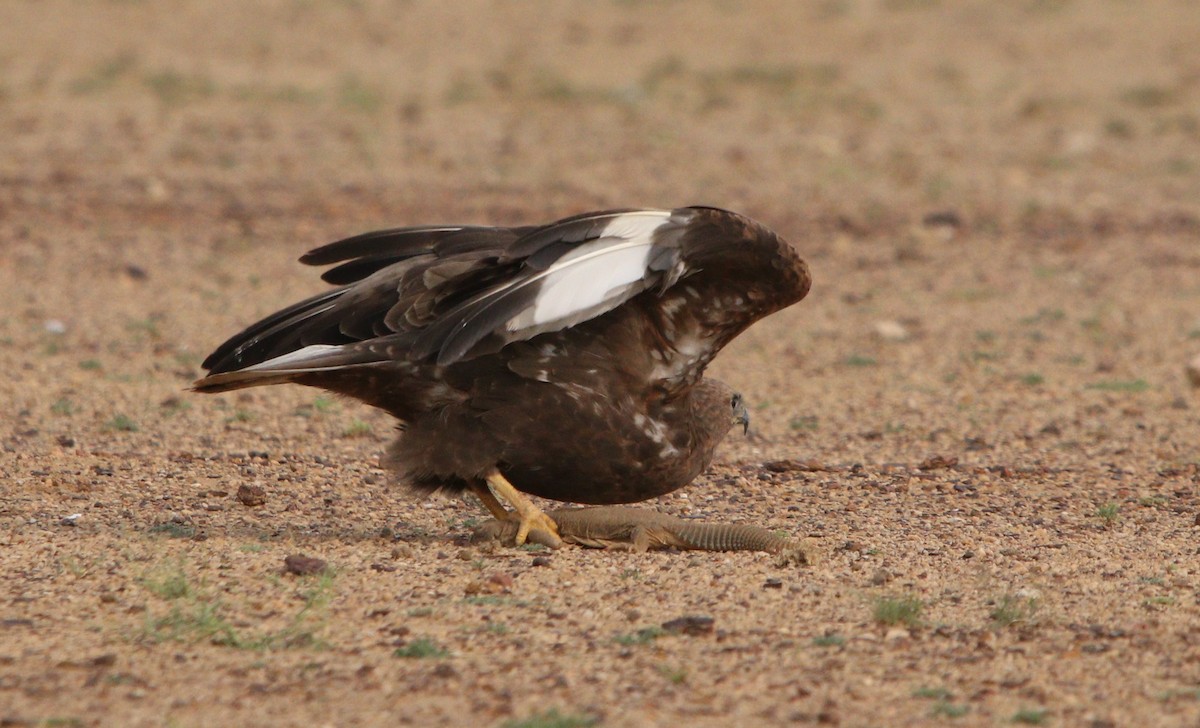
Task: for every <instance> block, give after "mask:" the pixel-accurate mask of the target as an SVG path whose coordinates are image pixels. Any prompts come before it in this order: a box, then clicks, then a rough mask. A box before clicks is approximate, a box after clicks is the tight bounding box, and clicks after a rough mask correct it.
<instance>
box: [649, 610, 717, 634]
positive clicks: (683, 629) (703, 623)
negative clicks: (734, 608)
mask: <svg viewBox="0 0 1200 728" xmlns="http://www.w3.org/2000/svg"><path fill="white" fill-rule="evenodd" d="M714 624H715V620H714V619H713V618H712V617H708V616H705V615H697V614H689V615H687V616H683V617H676V618H675V619H672V620H668V621H666V622H663V623H662V629H663V631H664V632H668V633H670V634H686V635H692V636H696V635H705V634H712V631H713V625H714Z"/></svg>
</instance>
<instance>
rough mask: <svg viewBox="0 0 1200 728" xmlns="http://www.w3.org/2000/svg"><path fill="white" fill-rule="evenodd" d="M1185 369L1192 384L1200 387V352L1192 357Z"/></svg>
mask: <svg viewBox="0 0 1200 728" xmlns="http://www.w3.org/2000/svg"><path fill="white" fill-rule="evenodd" d="M1185 371H1186V372H1187V378H1188V381H1189V382H1191V383H1192V386H1193V387H1200V354H1197V355H1196V357H1195V358H1194V359H1192V360H1191V361H1190V362H1188V364H1187V367H1185Z"/></svg>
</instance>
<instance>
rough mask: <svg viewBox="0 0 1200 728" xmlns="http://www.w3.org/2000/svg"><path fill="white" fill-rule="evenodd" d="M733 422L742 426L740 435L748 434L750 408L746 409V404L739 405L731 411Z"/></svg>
mask: <svg viewBox="0 0 1200 728" xmlns="http://www.w3.org/2000/svg"><path fill="white" fill-rule="evenodd" d="M733 424H735V425H741V426H742V435H749V434H750V410H748V409H746V405H744V404H742V405H739V406H738V408H737V409H735V410H734V411H733Z"/></svg>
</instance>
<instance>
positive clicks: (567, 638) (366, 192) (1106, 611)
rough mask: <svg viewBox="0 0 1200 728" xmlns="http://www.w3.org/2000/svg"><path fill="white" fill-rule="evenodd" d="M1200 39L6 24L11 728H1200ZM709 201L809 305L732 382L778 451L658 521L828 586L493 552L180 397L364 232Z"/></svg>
mask: <svg viewBox="0 0 1200 728" xmlns="http://www.w3.org/2000/svg"><path fill="white" fill-rule="evenodd" d="M1197 38H1200V4H1197V2H1195V0H1161V1H1159V0H1150V1H1148V2H1128V1H1127V0H1016V1H1014V2H1005V3H995V2H984V1H971V2H968V1H963V2H955V1H952V0H940V1H939V0H821V1H818V2H810V3H786V2H764V1H747V2H742V3H735V2H727V1H721V0H714V1H712V2H669V1H668V2H629V1H611V2H610V1H603V2H530V3H500V2H482V1H477V0H471V1H469V2H458V3H436V2H425V1H423V0H416V1H414V2H382V1H375V0H342V1H340V2H333V1H330V2H312V1H311V0H263V1H262V2H247V3H241V2H232V1H230V0H215V1H200V0H178V1H176V2H165V1H158V0H88V1H84V0H45V1H38V2H33V1H32V0H10V1H9V2H6V3H5V4H4V5H3V7H2V8H0V152H2V153H0V368H2V369H3V371H4V376H3V377H0V398H2V399H0V403H2V404H3V414H2V415H0V442H2V444H3V450H2V451H0V574H2V576H0V725H5V726H181V727H182V726H212V725H229V726H282V725H323V726H375V725H397V724H400V725H420V726H462V725H478V726H489V727H490V726H507V727H509V728H514V727H524V728H534V727H543V728H545V727H550V726H557V727H560V728H563V727H569V726H586V725H599V726H673V725H689V726H691V725H695V726H758V725H784V724H813V723H816V724H826V725H844V726H917V725H942V724H944V725H963V726H968V725H971V726H973V725H1049V726H1060V725H1061V726H1093V727H1095V728H1101V727H1103V726H1151V725H1153V726H1160V725H1161V726H1195V725H1197V724H1200V553H1198V547H1200V393H1198V390H1197V389H1195V388H1194V387H1193V386H1192V385H1191V384H1190V383H1189V381H1188V378H1187V376H1186V374H1185V366H1186V364H1187V363H1188V361H1190V360H1191V359H1193V358H1194V357H1196V356H1197V355H1198V354H1200V44H1198V43H1197V42H1196V41H1197ZM687 204H712V205H718V206H722V207H727V208H731V209H735V210H738V211H741V212H744V213H747V214H749V215H752V216H754V217H756V218H757V219H760V220H762V221H763V222H765V223H766V224H768V225H770V226H771V227H773V228H774V229H776V230H778V231H779V232H780V233H781V234H782V235H784V236H785V237H787V238H788V239H789V240H791V241H793V242H794V243H795V245H796V247H797V249H798V250H799V251H800V252H801V254H802V255H804V256H805V258H806V259H807V260H808V261H809V263H810V265H811V266H812V270H813V274H814V280H815V283H814V286H813V289H812V293H811V294H810V296H809V297H808V299H807V300H805V301H804V302H803V303H801V304H800V305H798V306H796V307H794V308H792V309H789V310H788V311H785V312H783V313H781V314H779V315H776V316H774V317H772V318H770V319H768V320H766V321H764V322H762V323H761V324H760V325H758V326H756V327H754V328H752V329H751V330H750V331H748V332H747V333H746V334H745V335H743V336H742V337H741V338H739V339H738V340H737V341H735V342H734V343H733V344H732V345H731V346H729V347H728V348H727V349H726V351H725V352H724V353H723V354H722V356H721V357H719V358H718V360H717V362H716V363H715V364H714V366H713V367H712V368H711V370H710V371H711V373H712V374H714V375H716V376H718V377H720V378H722V379H725V380H726V381H728V382H730V383H731V384H733V385H735V386H736V387H737V388H739V389H740V390H741V391H742V392H743V394H744V395H745V396H746V397H747V399H748V400H749V401H750V402H751V403H752V404H753V416H754V422H755V432H754V435H753V436H752V437H750V438H742V437H738V436H733V437H731V438H730V439H729V440H728V441H727V442H726V443H725V444H724V445H723V447H722V449H721V450H720V451H719V452H718V455H717V459H716V463H715V464H714V467H713V468H712V470H711V471H710V472H708V473H706V474H705V475H703V476H701V477H700V478H699V479H698V480H697V481H696V482H695V483H693V484H692V485H691V486H690V487H688V488H686V489H684V490H682V491H680V492H677V493H675V494H672V495H670V496H667V497H664V498H661V499H658V500H657V501H654V502H650V503H647V504H644V505H645V506H646V507H651V508H656V509H659V510H662V511H664V512H668V513H672V514H675V515H681V516H692V517H699V518H704V519H708V520H727V521H737V522H744V523H755V524H759V525H763V526H765V527H768V528H771V529H774V530H779V531H782V532H786V533H788V534H791V535H793V536H795V537H797V538H806V539H809V540H810V543H812V544H814V545H815V548H816V550H817V552H818V553H819V554H820V556H821V559H820V561H819V562H818V563H816V564H815V565H811V566H796V565H789V564H781V563H779V562H778V561H777V560H776V559H774V558H773V557H771V556H769V555H766V554H755V553H736V554H722V553H699V552H682V553H680V552H652V553H649V554H641V555H639V554H630V553H620V552H604V551H596V550H584V549H578V548H572V549H564V550H560V551H555V552H547V551H536V550H523V549H515V548H491V547H484V546H477V545H473V544H470V543H468V541H467V538H466V537H467V535H468V534H469V533H470V531H471V529H472V526H473V525H474V524H475V523H478V522H479V521H480V520H481V519H482V518H483V517H484V516H485V515H486V514H485V512H484V511H483V509H482V508H480V507H479V505H478V504H477V503H475V502H474V501H470V500H462V499H457V498H455V499H446V498H442V499H433V500H426V501H421V500H413V499H412V498H410V497H407V496H406V495H405V494H404V493H403V492H402V491H400V490H398V489H396V488H393V487H391V486H390V485H389V478H388V475H387V473H385V472H384V471H383V470H380V469H379V467H378V464H379V460H378V457H379V454H380V452H381V451H382V450H383V449H384V447H385V446H386V443H387V442H388V441H389V440H390V438H391V437H392V436H393V424H392V423H391V422H390V421H388V419H387V418H386V417H385V416H383V415H381V414H379V413H376V412H372V411H369V410H367V409H365V408H362V407H360V406H358V405H355V404H354V403H352V402H347V401H342V400H338V399H336V398H332V397H328V396H322V394H321V393H320V392H317V391H314V390H306V389H303V388H298V387H297V388H286V387H281V388H276V389H263V390H249V391H246V392H243V393H236V394H228V395H220V396H211V397H203V396H200V395H196V394H192V393H190V392H189V391H188V386H189V383H190V382H191V381H192V380H193V379H194V378H196V377H197V376H198V375H199V374H200V373H201V372H200V369H199V363H200V361H201V359H202V358H203V356H204V355H205V354H206V353H208V351H210V350H211V349H212V348H213V347H214V346H216V344H218V343H219V342H220V341H221V340H223V339H224V338H225V337H226V336H227V335H229V334H232V333H234V332H235V331H237V330H238V329H240V328H241V327H242V326H244V325H246V324H248V323H250V322H251V321H253V320H255V319H256V318H257V317H260V316H262V315H265V314H267V313H269V312H271V311H274V310H275V309H277V308H279V307H281V306H283V305H284V304H287V303H290V302H292V301H295V300H298V299H300V298H302V297H305V296H308V295H310V294H312V293H315V292H317V291H319V290H321V287H322V285H323V284H321V283H320V281H319V280H318V279H317V271H315V270H313V269H308V268H306V267H305V266H302V265H300V264H298V263H297V262H296V258H297V257H298V256H299V255H300V254H301V253H303V252H304V251H306V250H308V249H310V248H312V247H314V246H316V245H319V244H321V243H324V242H327V241H330V240H334V239H337V238H339V237H344V236H347V235H351V234H354V233H357V232H362V231H365V230H369V229H373V228H379V227H384V226H394V225H404V224H417V223H430V222H476V223H497V224H499V223H507V224H511V223H527V222H541V221H548V220H552V219H555V218H557V217H562V216H566V215H569V214H573V213H576V212H580V211H584V210H589V209H599V208H605V207H624V206H642V205H650V206H667V207H672V206H679V205H687ZM256 488H257V489H260V490H255V489H256ZM239 491H241V493H242V497H241V498H239V496H238V494H239ZM247 494H255V495H257V497H247ZM294 555H305V556H309V557H312V558H316V559H320V560H322V561H324V562H325V564H326V568H325V569H324V570H323V571H321V572H319V573H317V574H313V575H295V574H291V573H286V572H285V569H284V561H285V558H286V557H288V556H294ZM681 617H705V618H708V619H711V622H709V621H708V620H694V622H695V623H696V624H697V625H699V626H698V628H696V629H693V630H689V631H684V632H682V633H679V632H676V631H672V630H669V629H664V627H663V625H664V624H666V623H669V622H671V620H675V619H677V618H681Z"/></svg>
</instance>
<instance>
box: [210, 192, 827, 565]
mask: <svg viewBox="0 0 1200 728" xmlns="http://www.w3.org/2000/svg"><path fill="white" fill-rule="evenodd" d="M301 261H302V262H304V263H308V264H311V265H328V264H332V263H339V264H340V265H338V266H336V267H334V268H332V269H330V270H327V271H326V272H325V274H324V275H323V276H322V278H323V279H324V280H325V281H327V282H329V283H332V284H335V285H336V286H337V287H336V288H334V289H332V290H330V291H327V292H325V293H322V294H320V295H317V296H314V297H312V298H309V299H307V300H305V301H301V302H300V303H297V304H295V305H293V306H289V307H288V308H285V309H283V310H282V311H279V312H278V313H275V314H272V315H270V316H268V317H267V318H265V319H263V320H262V321H259V322H258V323H256V324H254V325H253V326H250V327H249V328H247V329H246V330H245V331H242V332H241V333H239V334H237V335H236V336H234V337H233V338H231V339H229V340H228V341H226V342H225V343H224V344H222V345H221V346H220V347H218V348H217V350H216V351H214V352H213V353H212V354H211V355H210V356H209V357H208V358H207V359H206V360H205V361H204V368H205V369H207V370H208V372H209V374H208V376H206V377H204V378H203V379H200V380H199V381H197V382H196V384H195V388H196V390H197V391H200V392H224V391H228V390H232V389H240V388H242V387H252V386H258V385H262V384H279V383H283V382H295V383H297V384H305V385H309V386H313V387H320V388H323V389H326V390H329V391H332V392H336V393H338V394H343V395H346V396H349V397H353V398H355V399H358V400H361V401H363V402H365V403H367V404H369V405H372V406H375V407H379V408H381V409H383V410H386V411H387V412H389V413H391V414H392V415H393V416H395V417H396V418H397V419H398V420H400V422H401V430H402V433H401V435H400V437H399V439H398V440H397V441H396V442H395V444H394V445H392V446H391V448H390V450H389V451H388V455H387V457H386V460H387V461H388V463H389V464H390V465H391V466H393V467H394V468H395V469H397V470H398V471H399V473H400V475H401V476H402V480H403V482H405V483H407V484H408V485H409V486H410V487H413V488H417V489H424V490H435V489H449V490H458V491H461V490H463V489H468V488H469V489H470V490H472V491H474V492H475V493H476V494H477V495H478V496H479V497H480V499H481V500H482V501H483V503H484V504H485V505H486V506H487V508H488V509H489V510H490V511H492V513H493V514H494V515H496V516H497V517H500V518H512V519H516V520H519V522H520V528H519V530H518V534H517V542H518V543H521V542H523V541H524V539H525V536H526V535H527V533H528V531H529V529H530V528H540V529H542V530H546V531H550V532H555V527H554V523H553V521H552V520H550V519H549V518H548V517H547V516H545V514H543V513H542V512H541V511H540V510H539V509H538V508H537V507H536V506H534V505H533V503H532V502H530V501H529V499H528V498H526V497H525V496H523V495H522V492H525V493H532V494H534V495H539V496H542V497H545V498H552V499H555V500H563V501H573V502H578V503H630V502H634V501H639V500H645V499H647V498H652V497H654V496H658V495H661V494H663V493H667V492H670V491H672V490H675V489H676V488H679V487H681V486H683V485H686V484H687V483H688V482H690V481H691V480H692V479H693V478H695V477H696V476H697V475H699V474H700V472H701V471H702V470H704V468H706V467H707V466H708V463H709V461H710V460H711V459H712V454H713V450H714V448H715V447H716V445H717V443H718V441H719V440H720V439H721V438H722V437H724V436H725V434H726V433H727V432H728V431H729V429H730V427H731V426H732V425H733V424H734V423H735V422H740V423H742V424H743V425H746V424H747V423H748V418H747V413H746V408H745V405H744V404H743V403H742V399H741V397H740V396H739V395H737V394H736V393H734V392H733V390H731V389H730V388H729V387H728V386H726V385H725V384H723V383H721V382H717V381H714V380H711V379H704V378H703V375H704V369H705V367H706V366H707V365H708V363H709V362H710V361H711V360H712V358H713V357H714V356H715V355H716V353H717V352H718V351H720V349H721V347H723V346H725V344H727V343H729V341H730V340H731V339H733V338H734V337H735V336H737V335H738V334H739V333H741V332H742V331H743V330H744V329H745V328H746V327H748V326H749V325H750V324H752V323H754V322H755V321H757V320H758V319H760V318H762V317H763V316H766V315H768V314H770V313H773V312H775V311H778V310H780V309H782V308H784V307H786V306H790V305H791V304H793V303H796V302H797V301H799V300H800V299H802V298H803V297H804V296H805V294H806V293H808V289H809V285H810V277H809V271H808V267H807V266H806V265H805V263H804V261H803V260H801V258H800V256H799V255H797V254H796V252H795V250H793V249H792V247H791V246H790V245H789V244H788V243H786V242H785V241H783V240H782V239H780V238H779V237H778V236H777V235H776V234H775V233H773V232H771V231H770V230H768V229H766V228H765V227H763V226H762V225H760V224H758V223H757V222H755V221H753V220H750V219H748V218H746V217H743V216H741V215H738V214H735V213H732V212H727V211H725V210H718V209H714V208H710V207H684V208H679V209H675V210H651V209H639V210H614V211H605V212H592V213H587V214H583V215H578V216H575V217H569V218H566V219H564V220H559V221H558V222H554V223H551V224H549V225H542V226H530V227H511V228H504V227H479V226H469V225H437V226H420V227H406V228H398V229H394V230H382V231H378V232H371V233H366V234H364V235H358V236H356V237H353V238H349V239H346V240H342V241H340V242H336V243H332V244H329V245H326V246H324V247H321V248H317V249H316V250H313V251H312V252H310V253H308V254H307V255H305V256H304V257H303V258H301ZM489 486H490V487H491V489H494V491H495V494H496V495H498V496H500V497H501V498H503V499H505V500H507V501H508V502H509V503H510V504H511V505H512V506H513V507H514V509H515V510H516V513H515V514H508V512H507V511H506V510H505V508H504V506H503V505H502V504H501V503H500V502H499V501H498V500H497V499H496V497H495V496H494V495H493V493H492V491H491V490H489Z"/></svg>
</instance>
